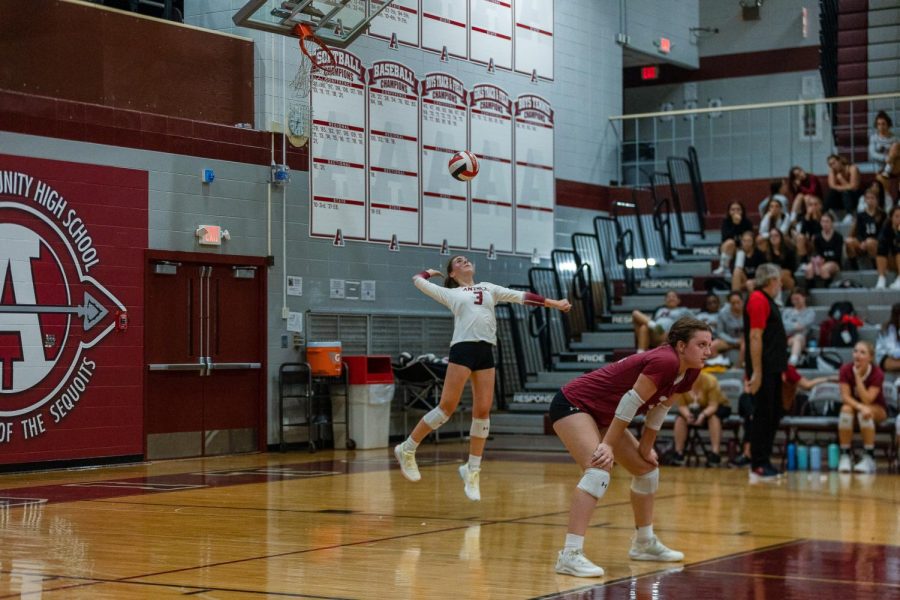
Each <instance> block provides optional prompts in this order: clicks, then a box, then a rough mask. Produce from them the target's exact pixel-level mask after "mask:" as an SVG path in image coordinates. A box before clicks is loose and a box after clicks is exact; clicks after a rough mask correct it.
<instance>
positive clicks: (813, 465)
mask: <svg viewBox="0 0 900 600" xmlns="http://www.w3.org/2000/svg"><path fill="white" fill-rule="evenodd" d="M809 469H810V470H811V471H821V470H822V448H820V447H819V446H812V447H810V449H809Z"/></svg>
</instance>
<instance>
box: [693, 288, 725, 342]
mask: <svg viewBox="0 0 900 600" xmlns="http://www.w3.org/2000/svg"><path fill="white" fill-rule="evenodd" d="M721 308H722V306H721V302H720V301H719V297H718V296H716V295H715V294H714V293H712V292H710V293H708V294H707V295H706V298H704V299H703V310H701V311H700V312H699V313H697V318H698V319H700V320H701V321H703V322H704V323H706V324H707V325H709V328H710V329H712V334H713V337H715V336H716V329H717V328H718V327H719V310H720V309H721Z"/></svg>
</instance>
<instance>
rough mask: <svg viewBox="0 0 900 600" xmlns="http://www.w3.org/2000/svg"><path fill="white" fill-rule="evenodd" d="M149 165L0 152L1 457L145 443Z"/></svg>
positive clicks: (113, 452) (71, 453)
mask: <svg viewBox="0 0 900 600" xmlns="http://www.w3.org/2000/svg"><path fill="white" fill-rule="evenodd" d="M147 198H148V185H147V173H146V172H144V171H134V170H129V169H119V168H112V167H102V166H96V165H84V164H77V163H70V162H60V161H51V160H41V159H33V158H24V157H18V156H9V155H0V464H12V463H30V462H39V461H40V462H43V461H53V460H71V459H79V458H88V457H90V458H96V457H103V456H127V455H141V454H143V391H142V389H143V375H142V374H143V328H142V326H141V325H142V313H143V289H144V286H143V281H144V280H143V264H144V259H143V256H144V250H145V249H146V248H147V213H148V211H147Z"/></svg>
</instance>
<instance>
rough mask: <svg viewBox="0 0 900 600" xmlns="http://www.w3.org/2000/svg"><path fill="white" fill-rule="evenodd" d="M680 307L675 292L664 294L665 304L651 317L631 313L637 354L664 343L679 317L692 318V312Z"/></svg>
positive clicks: (678, 298) (679, 300) (637, 312)
mask: <svg viewBox="0 0 900 600" xmlns="http://www.w3.org/2000/svg"><path fill="white" fill-rule="evenodd" d="M680 305H681V298H680V297H679V296H678V293H677V292H675V290H669V291H668V292H666V300H665V303H664V304H663V305H662V306H660V307H659V308H657V309H656V312H654V313H653V317H652V318H651V317H650V315H647V314H645V313H642V312H641V311H639V310H636V311H634V312H632V313H631V322H632V324H633V325H634V339H635V344H636V345H637V351H638V353H640V352H644V351H646V350H649V349H650V348H656V347H657V346H659V345H660V344H662V343H663V342H665V341H666V335H667V334H668V333H669V329H671V328H672V325H673V324H674V323H675V321H677V320H678V319H680V318H681V317H692V316H694V311H692V310H691V309H689V308H685V307H683V306H680Z"/></svg>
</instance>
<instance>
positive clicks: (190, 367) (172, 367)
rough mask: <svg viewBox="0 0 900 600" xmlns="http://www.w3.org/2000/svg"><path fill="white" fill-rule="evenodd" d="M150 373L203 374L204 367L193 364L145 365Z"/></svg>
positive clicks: (196, 363)
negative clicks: (190, 372) (192, 372)
mask: <svg viewBox="0 0 900 600" xmlns="http://www.w3.org/2000/svg"><path fill="white" fill-rule="evenodd" d="M147 368H148V369H149V370H150V371H200V372H201V373H202V372H203V368H204V365H203V364H201V363H198V362H195V363H151V364H148V365H147Z"/></svg>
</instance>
